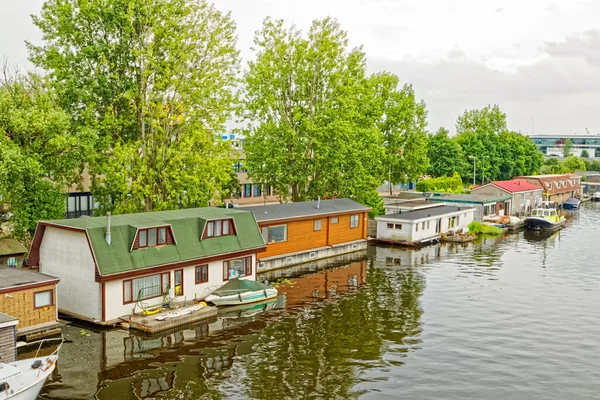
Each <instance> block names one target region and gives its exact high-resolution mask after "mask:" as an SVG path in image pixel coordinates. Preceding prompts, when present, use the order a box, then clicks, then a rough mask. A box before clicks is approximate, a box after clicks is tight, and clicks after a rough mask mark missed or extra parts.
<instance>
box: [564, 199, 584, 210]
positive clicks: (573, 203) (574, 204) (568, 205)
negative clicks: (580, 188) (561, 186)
mask: <svg viewBox="0 0 600 400" xmlns="http://www.w3.org/2000/svg"><path fill="white" fill-rule="evenodd" d="M580 204H581V200H579V199H576V198H575V197H570V198H569V199H568V200H567V201H565V202H564V203H563V208H564V209H565V210H577V209H578V208H579V205H580Z"/></svg>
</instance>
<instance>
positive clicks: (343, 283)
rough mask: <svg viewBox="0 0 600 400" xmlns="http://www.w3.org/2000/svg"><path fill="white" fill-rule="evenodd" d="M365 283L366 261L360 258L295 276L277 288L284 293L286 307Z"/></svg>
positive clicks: (346, 290) (328, 295)
mask: <svg viewBox="0 0 600 400" xmlns="http://www.w3.org/2000/svg"><path fill="white" fill-rule="evenodd" d="M365 283H367V261H366V260H362V261H356V262H353V263H351V264H349V265H346V266H343V267H339V268H334V269H326V270H323V271H319V272H316V273H313V274H309V275H306V276H303V277H300V278H296V279H294V282H292V283H283V284H281V285H279V286H278V288H277V289H278V290H279V293H282V294H285V299H286V306H287V307H296V306H302V305H304V304H305V303H307V302H312V301H314V300H316V299H326V298H329V297H332V296H336V295H341V294H344V293H349V292H353V291H355V290H356V289H358V287H360V286H362V285H364V284H365Z"/></svg>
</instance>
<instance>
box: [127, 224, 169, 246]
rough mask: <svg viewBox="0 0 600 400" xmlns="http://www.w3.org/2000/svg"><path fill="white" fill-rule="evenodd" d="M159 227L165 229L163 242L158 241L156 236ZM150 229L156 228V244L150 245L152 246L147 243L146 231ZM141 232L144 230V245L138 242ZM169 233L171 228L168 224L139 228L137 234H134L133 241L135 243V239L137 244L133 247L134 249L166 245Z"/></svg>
mask: <svg viewBox="0 0 600 400" xmlns="http://www.w3.org/2000/svg"><path fill="white" fill-rule="evenodd" d="M160 229H164V230H165V242H164V243H159V242H158V238H159V235H158V231H159V230H160ZM150 230H156V244H155V245H152V246H150V245H148V231H150ZM142 232H146V245H144V246H142V245H141V243H140V237H141V235H142ZM170 234H171V229H170V227H169V226H168V225H165V226H152V227H149V228H139V229H138V231H137V236H136V238H135V240H134V243H135V241H137V243H138V245H137V246H136V247H134V250H135V249H145V248H147V247H158V246H166V245H167V242H168V241H169V239H168V235H170ZM173 241H174V240H173Z"/></svg>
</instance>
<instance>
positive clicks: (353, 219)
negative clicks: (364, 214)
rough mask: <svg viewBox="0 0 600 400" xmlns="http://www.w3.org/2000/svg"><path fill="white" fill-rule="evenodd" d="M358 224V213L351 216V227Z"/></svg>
mask: <svg viewBox="0 0 600 400" xmlns="http://www.w3.org/2000/svg"><path fill="white" fill-rule="evenodd" d="M357 226H358V214H354V215H351V216H350V228H356V227H357Z"/></svg>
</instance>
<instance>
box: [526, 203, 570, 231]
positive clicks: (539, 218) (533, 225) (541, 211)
mask: <svg viewBox="0 0 600 400" xmlns="http://www.w3.org/2000/svg"><path fill="white" fill-rule="evenodd" d="M565 221H566V220H565V217H563V216H562V215H560V214H559V210H557V209H556V208H536V209H534V210H533V211H532V212H531V215H530V216H529V217H527V218H525V229H530V230H546V231H554V230H558V229H560V228H562V227H563V226H564V225H565Z"/></svg>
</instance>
